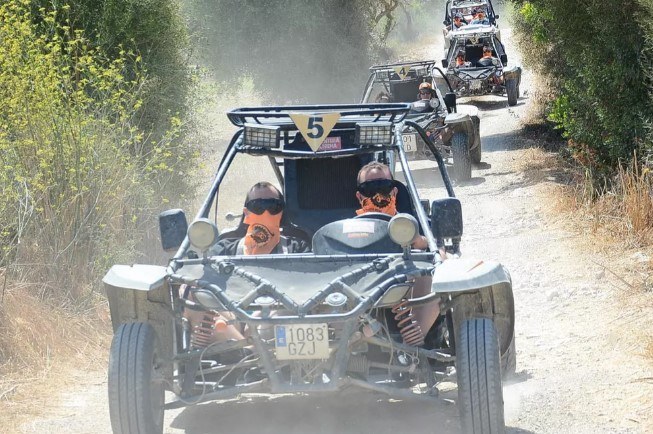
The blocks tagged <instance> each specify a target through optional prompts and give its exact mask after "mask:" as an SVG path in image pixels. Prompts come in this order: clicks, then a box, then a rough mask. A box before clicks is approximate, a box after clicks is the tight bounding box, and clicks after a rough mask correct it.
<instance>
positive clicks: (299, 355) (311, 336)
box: [274, 323, 329, 360]
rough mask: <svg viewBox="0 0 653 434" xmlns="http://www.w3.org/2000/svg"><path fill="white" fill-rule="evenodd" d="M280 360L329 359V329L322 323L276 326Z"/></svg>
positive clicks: (275, 343) (275, 341)
mask: <svg viewBox="0 0 653 434" xmlns="http://www.w3.org/2000/svg"><path fill="white" fill-rule="evenodd" d="M274 337H275V339H274V347H275V349H276V350H277V359H278V360H302V359H304V360H305V359H328V358H329V329H328V327H327V325H326V323H322V324H292V325H278V326H275V327H274Z"/></svg>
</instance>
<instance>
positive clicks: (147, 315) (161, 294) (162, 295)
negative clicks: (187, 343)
mask: <svg viewBox="0 0 653 434" xmlns="http://www.w3.org/2000/svg"><path fill="white" fill-rule="evenodd" d="M114 267H115V268H114ZM114 267H112V269H111V270H110V271H109V273H107V275H106V276H105V277H104V279H103V282H104V288H105V292H106V295H107V300H108V301H109V309H110V311H111V323H112V326H113V331H114V332H116V330H118V328H119V327H120V325H121V324H124V323H129V322H144V323H148V324H150V325H151V326H152V327H153V328H154V330H155V332H156V334H157V336H158V337H159V339H158V344H159V348H158V349H157V350H158V354H159V355H160V356H162V358H164V359H172V358H173V357H174V353H175V352H174V346H175V342H176V338H175V322H174V316H173V315H172V306H171V301H170V289H169V286H168V282H167V281H165V280H163V279H151V280H150V281H151V282H152V284H151V285H150V286H149V289H146V288H145V287H144V286H142V285H139V282H129V281H128V280H127V279H126V277H130V276H129V274H127V273H130V272H136V274H139V275H140V276H145V275H147V273H148V272H149V271H155V272H158V270H154V267H152V268H153V270H148V269H147V268H143V269H139V268H138V266H133V267H125V266H114ZM119 267H123V268H119ZM128 268H129V269H131V270H128ZM157 268H158V267H157ZM125 271H127V273H125ZM141 283H142V282H141ZM128 286H131V287H128ZM134 288H137V289H134ZM164 371H165V376H166V378H169V379H172V365H171V364H170V366H169V367H167V368H166V369H165V370H164Z"/></svg>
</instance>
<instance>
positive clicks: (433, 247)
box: [171, 103, 455, 269]
mask: <svg viewBox="0 0 653 434" xmlns="http://www.w3.org/2000/svg"><path fill="white" fill-rule="evenodd" d="M409 110H410V104H399V103H396V104H338V105H335V104H333V105H304V106H269V107H244V108H238V109H234V110H231V111H229V112H228V113H227V117H228V118H229V120H230V121H231V122H232V123H233V124H234V125H236V126H238V127H240V128H239V129H238V131H236V132H235V133H234V135H233V137H232V138H231V141H230V142H229V145H228V146H227V149H226V151H225V153H224V154H223V156H222V160H221V161H220V164H219V166H218V169H217V171H216V173H215V176H214V179H213V183H212V185H211V188H210V190H209V193H208V195H207V197H206V199H205V200H204V202H203V203H202V205H201V206H200V209H199V211H198V212H197V215H196V217H195V220H197V219H199V218H208V217H209V213H210V210H211V207H212V206H213V202H214V200H215V202H216V213H217V195H218V192H219V190H220V185H221V183H222V181H223V179H224V177H225V175H226V174H227V170H228V169H229V166H230V165H231V163H232V162H233V160H234V158H235V156H236V154H238V153H244V154H248V155H254V156H267V157H268V158H269V160H270V162H271V164H272V165H273V169H274V170H275V173H276V174H277V176H278V177H280V179H279V181H280V183H281V185H283V175H282V174H281V172H280V171H279V168H278V167H277V163H276V160H275V158H283V159H320V158H335V157H345V156H353V155H361V154H373V153H378V152H389V151H392V152H396V153H397V155H398V157H399V162H400V164H401V167H402V170H403V172H404V178H405V180H406V184H407V185H406V187H407V188H408V192H409V194H410V196H412V198H413V203H414V204H417V206H415V212H416V214H417V221H418V222H419V225H420V226H421V227H422V229H423V232H424V235H425V236H426V239H427V243H428V246H429V250H430V251H431V252H436V251H437V244H436V240H435V238H434V236H433V234H432V233H431V230H430V225H429V224H428V222H429V220H428V217H427V215H426V212H425V211H424V209H423V208H422V207H421V206H418V205H419V203H420V200H419V194H418V191H417V186H416V184H415V181H414V179H413V177H412V174H411V172H410V168H409V166H408V159H407V157H406V153H405V152H404V143H403V138H402V135H401V132H402V130H403V125H406V126H410V127H412V128H414V129H415V131H416V132H417V133H418V134H419V135H420V136H421V137H422V140H424V142H425V143H426V144H427V146H428V147H429V149H430V150H431V152H433V155H434V156H435V159H436V161H437V162H438V169H439V171H440V175H441V177H442V180H443V183H444V185H445V188H446V189H447V194H448V196H449V197H455V194H454V191H453V187H452V184H451V180H450V179H449V175H448V173H447V170H446V167H445V163H444V159H443V157H442V154H440V152H439V151H438V149H437V148H436V147H435V145H433V143H431V141H430V140H429V138H428V136H427V135H426V132H425V131H424V130H423V129H422V127H420V126H419V124H417V123H415V122H413V121H410V120H404V118H405V117H406V115H407V114H408V112H409ZM294 113H304V114H316V115H318V114H327V113H340V119H339V120H338V122H337V123H336V124H335V126H334V127H333V129H332V130H331V132H330V133H329V136H331V134H333V133H339V132H351V131H353V130H354V129H355V128H356V126H357V125H358V124H362V123H365V124H369V123H374V122H384V123H385V122H391V123H392V124H393V126H395V127H394V128H393V129H394V131H393V138H394V140H393V142H392V143H391V144H377V145H358V146H356V147H353V148H349V149H339V150H331V151H311V150H306V151H304V150H286V149H285V146H287V145H288V144H289V143H290V141H291V140H294V138H295V137H297V135H299V134H300V132H299V130H298V128H297V126H295V124H294V123H293V122H292V119H291V118H290V115H291V114H294ZM245 124H248V125H251V124H258V125H265V126H278V127H280V128H281V130H282V132H283V135H282V136H281V139H280V142H281V143H283V145H284V146H281V145H280V148H279V149H272V148H266V147H262V146H249V145H246V144H245V143H244V136H245V135H244V132H245V128H247V126H246V125H245ZM255 126H256V125H254V127H255ZM443 128H444V127H443ZM291 133H294V134H293V135H292V137H291ZM354 145H356V144H354ZM189 248H190V240H189V238H188V236H186V237H185V238H184V241H183V242H182V244H181V246H180V247H179V249H178V250H177V252H176V253H175V255H174V257H173V258H172V261H171V266H172V267H173V269H176V268H177V267H179V266H181V265H182V264H181V262H180V261H183V259H182V258H183V257H184V255H185V254H186V252H187V250H188V249H189ZM263 256H267V255H263ZM343 256H347V257H353V256H355V255H336V256H335V257H343ZM175 264H177V265H175Z"/></svg>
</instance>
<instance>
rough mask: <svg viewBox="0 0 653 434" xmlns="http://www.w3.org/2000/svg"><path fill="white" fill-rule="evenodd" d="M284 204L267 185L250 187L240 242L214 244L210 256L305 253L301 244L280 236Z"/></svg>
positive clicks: (302, 242)
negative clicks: (244, 232) (244, 226)
mask: <svg viewBox="0 0 653 434" xmlns="http://www.w3.org/2000/svg"><path fill="white" fill-rule="evenodd" d="M284 207H285V202H284V198H283V194H282V193H281V192H280V191H279V190H278V189H277V188H276V187H275V186H274V185H272V184H270V183H269V182H265V181H263V182H259V183H256V184H254V185H253V186H252V188H250V189H249V192H248V193H247V196H245V205H244V207H243V220H242V223H243V224H245V225H247V233H246V235H245V236H244V237H243V238H240V239H238V238H227V239H223V240H220V241H218V243H217V244H216V245H215V247H213V248H212V249H211V254H212V255H227V256H230V255H261V254H263V255H264V254H270V253H305V252H308V251H310V246H309V245H308V244H307V243H305V242H304V241H302V240H300V239H296V238H292V237H286V236H283V235H281V223H282V218H283V209H284Z"/></svg>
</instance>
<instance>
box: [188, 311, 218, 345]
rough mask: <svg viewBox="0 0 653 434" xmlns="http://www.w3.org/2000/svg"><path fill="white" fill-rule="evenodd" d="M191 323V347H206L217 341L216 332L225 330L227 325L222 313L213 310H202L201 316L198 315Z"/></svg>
mask: <svg viewBox="0 0 653 434" xmlns="http://www.w3.org/2000/svg"><path fill="white" fill-rule="evenodd" d="M191 324H192V328H191V335H190V344H191V348H206V347H207V346H209V345H210V344H212V343H213V342H216V337H215V336H214V335H215V332H216V331H224V329H225V328H226V327H227V324H226V322H225V320H224V319H223V318H222V317H221V316H220V315H218V314H214V313H211V312H202V313H201V316H200V315H198V316H197V317H196V318H193V319H192V320H191Z"/></svg>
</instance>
